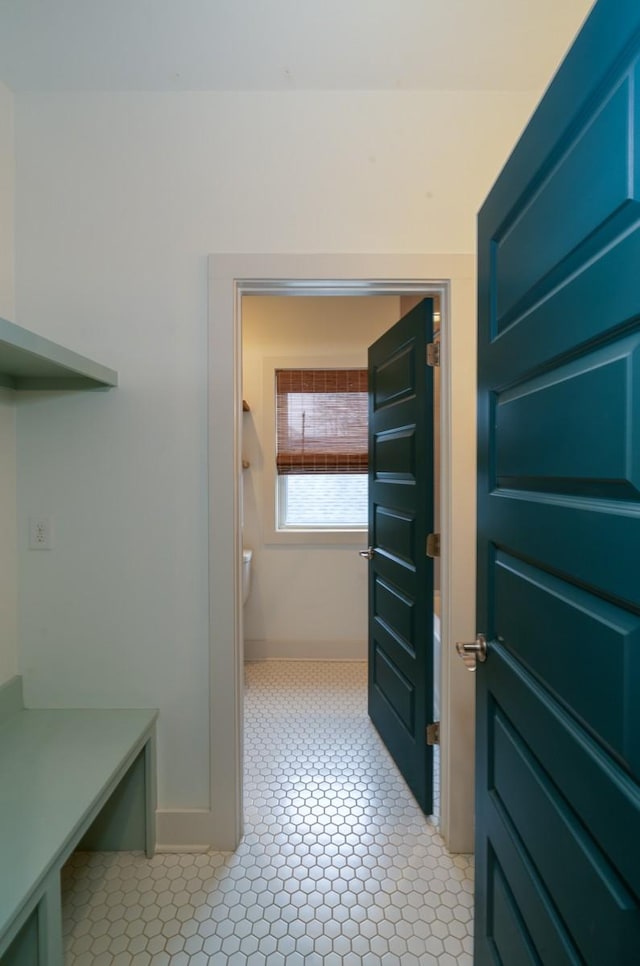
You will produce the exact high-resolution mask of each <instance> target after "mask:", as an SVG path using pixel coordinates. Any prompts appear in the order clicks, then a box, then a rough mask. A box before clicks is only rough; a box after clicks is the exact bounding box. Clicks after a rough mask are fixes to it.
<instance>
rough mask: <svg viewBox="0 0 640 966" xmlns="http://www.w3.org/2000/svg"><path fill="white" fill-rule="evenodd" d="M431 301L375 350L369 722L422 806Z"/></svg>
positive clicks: (428, 622)
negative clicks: (428, 362) (373, 725)
mask: <svg viewBox="0 0 640 966" xmlns="http://www.w3.org/2000/svg"><path fill="white" fill-rule="evenodd" d="M432 332H433V303H432V301H431V300H430V299H425V300H424V301H423V302H421V303H420V304H419V305H417V306H416V307H415V308H414V309H412V310H411V312H409V313H408V314H407V315H406V316H404V317H403V318H402V319H401V320H400V321H399V322H398V323H397V324H396V325H395V326H394V327H393V328H392V329H390V330H389V331H388V332H386V333H385V334H384V335H383V336H382V337H381V338H380V339H379V340H378V341H377V342H376V343H375V344H374V345H373V346H371V348H370V349H369V546H370V547H372V548H373V549H374V556H373V559H372V560H371V562H370V564H369V714H370V716H371V720H372V721H373V723H374V724H375V726H376V728H377V729H378V731H379V732H380V735H381V737H382V739H383V741H384V742H385V744H386V745H387V748H388V749H389V751H390V752H391V755H392V756H393V758H394V759H395V761H396V764H397V765H398V767H399V768H400V771H401V772H402V774H403V776H404V778H405V779H406V781H407V784H408V785H409V787H410V788H411V790H412V792H413V794H414V795H415V797H416V799H417V800H418V802H419V803H420V805H421V807H422V808H423V809H424V810H425V811H426V812H430V811H431V809H432V807H433V803H432V781H433V762H432V749H431V748H430V747H428V746H427V745H426V742H425V728H426V725H427V724H429V723H430V722H431V721H432V720H433V561H432V560H430V559H429V558H428V557H427V556H426V552H425V547H426V536H427V534H428V533H429V532H430V530H431V529H432V528H433V372H432V370H431V369H430V368H429V367H428V366H427V365H426V346H427V343H428V342H429V341H430V340H431V338H432Z"/></svg>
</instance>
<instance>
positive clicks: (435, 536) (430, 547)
mask: <svg viewBox="0 0 640 966" xmlns="http://www.w3.org/2000/svg"><path fill="white" fill-rule="evenodd" d="M439 556H440V534H439V533H430V534H429V535H428V537H427V557H439Z"/></svg>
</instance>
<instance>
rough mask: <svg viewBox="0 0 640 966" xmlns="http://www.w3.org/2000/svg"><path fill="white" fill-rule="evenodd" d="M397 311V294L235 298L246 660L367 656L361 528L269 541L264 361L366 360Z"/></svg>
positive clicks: (269, 446) (268, 448) (360, 363)
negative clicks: (242, 403) (247, 559)
mask: <svg viewBox="0 0 640 966" xmlns="http://www.w3.org/2000/svg"><path fill="white" fill-rule="evenodd" d="M399 317H400V299H399V298H398V297H397V296H395V297H394V296H379V297H370V298H367V297H361V298H349V297H343V298H336V297H316V298H313V297H311V298H299V297H298V298H294V297H292V298H284V297H277V296H245V297H244V298H243V300H242V355H243V395H244V396H245V398H246V399H247V400H250V401H251V402H250V405H251V412H250V413H248V414H246V415H245V416H244V417H243V419H242V428H243V454H244V456H245V457H246V458H247V459H248V460H249V462H250V464H251V465H250V467H249V469H247V470H245V472H244V473H243V491H244V540H245V543H246V545H247V546H250V547H251V548H252V549H253V551H254V559H253V567H252V570H253V574H252V588H251V594H250V597H249V600H248V601H247V604H246V606H245V609H244V621H245V639H246V649H245V654H246V656H247V658H249V659H251V658H253V657H258V656H269V657H288V656H292V657H296V658H313V659H322V658H329V657H343V658H344V657H347V658H360V659H364V658H365V657H366V639H367V574H368V570H367V567H366V565H365V564H364V563H363V561H362V559H361V558H360V557H359V556H358V550H361V549H363V548H364V547H365V546H366V532H364V533H360V534H355V535H353V536H352V537H351V539H350V542H349V543H347V544H342V545H340V546H336V545H335V544H333V545H331V544H329V545H320V546H319V545H317V544H316V545H315V546H314V545H313V543H311V544H306V545H304V544H303V545H300V544H299V543H296V544H291V543H289V544H286V543H280V544H277V545H276V544H274V543H273V541H272V539H271V537H270V535H269V532H268V531H269V524H270V520H269V507H268V505H267V504H268V501H271V505H273V484H274V474H273V470H272V471H271V473H268V469H269V466H270V467H273V461H274V453H273V447H272V440H271V438H270V436H271V434H269V433H268V427H267V425H266V422H267V419H268V416H269V410H268V409H267V399H266V394H267V393H268V392H269V385H265V384H264V379H265V378H266V373H265V371H264V365H265V360H270V359H274V358H278V359H280V360H281V361H283V364H284V360H292V359H299V360H303V359H305V358H306V359H317V358H320V359H324V360H325V363H324V364H326V365H328V366H330V365H335V366H340V365H352V364H353V365H358V366H362V367H363V368H366V366H367V347H368V346H369V345H370V344H371V343H372V342H374V341H375V340H376V339H377V338H378V336H380V335H381V334H382V333H383V332H385V331H386V330H387V329H388V328H389V327H390V326H391V325H393V323H394V322H396V321H397V320H398V319H399ZM267 364H268V363H267ZM271 385H272V381H271ZM265 477H266V479H265ZM328 601H330V602H331V604H330V606H327V602H328Z"/></svg>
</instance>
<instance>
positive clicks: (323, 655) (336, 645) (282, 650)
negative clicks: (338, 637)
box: [244, 640, 367, 661]
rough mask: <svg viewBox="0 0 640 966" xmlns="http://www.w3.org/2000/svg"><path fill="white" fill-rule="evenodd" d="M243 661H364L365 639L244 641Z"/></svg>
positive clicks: (365, 658)
mask: <svg viewBox="0 0 640 966" xmlns="http://www.w3.org/2000/svg"><path fill="white" fill-rule="evenodd" d="M244 658H245V661H366V660H367V642H366V641H270V640H262V641H245V642H244Z"/></svg>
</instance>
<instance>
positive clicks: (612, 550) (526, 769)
mask: <svg viewBox="0 0 640 966" xmlns="http://www.w3.org/2000/svg"><path fill="white" fill-rule="evenodd" d="M639 81H640V4H638V2H637V0H633V2H631V0H600V2H599V3H597V4H596V6H595V7H594V9H593V11H592V13H591V16H590V17H589V19H588V20H587V22H586V24H585V26H584V28H583V30H582V32H581V33H580V35H579V36H578V38H577V40H576V42H575V44H574V46H573V48H572V49H571V51H570V52H569V54H568V55H567V58H566V60H565V62H564V63H563V65H562V67H561V68H560V70H559V72H558V74H557V75H556V77H555V79H554V81H553V82H552V84H551V86H550V88H549V90H548V91H547V93H546V95H545V97H544V99H543V100H542V102H541V104H540V107H539V108H538V110H537V112H536V113H535V114H534V116H533V118H532V120H531V122H530V123H529V126H528V127H527V129H526V131H525V132H524V134H523V135H522V138H521V140H520V142H519V143H518V145H517V146H516V148H515V150H514V152H513V154H512V156H511V158H510V159H509V161H508V162H507V164H506V166H505V168H504V170H503V172H502V174H501V175H500V177H499V179H498V181H497V182H496V184H495V186H494V188H493V189H492V191H491V193H490V195H489V197H488V199H487V201H486V202H485V204H484V206H483V208H482V210H481V212H480V216H479V223H478V230H479V237H478V257H479V278H478V280H479V343H478V366H479V369H478V373H479V410H478V412H479V417H478V418H479V455H478V630H479V631H480V632H484V633H485V634H486V637H487V641H488V653H487V659H486V662H484V663H478V666H477V671H476V696H477V767H476V775H477V815H476V862H477V878H476V925H475V929H476V955H475V962H476V964H477V966H483V964H486V963H496V964H503V966H524V964H527V963H532V964H533V963H537V964H543V966H556V964H565V963H566V964H569V963H588V964H603V966H604V964H606V966H614V964H615V966H618V964H619V966H629V964H632V963H640V914H639V897H640V787H639V785H638V782H639V780H640V123H639V122H640V106H639V105H640V101H639V94H638V90H639ZM454 606H455V603H454Z"/></svg>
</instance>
